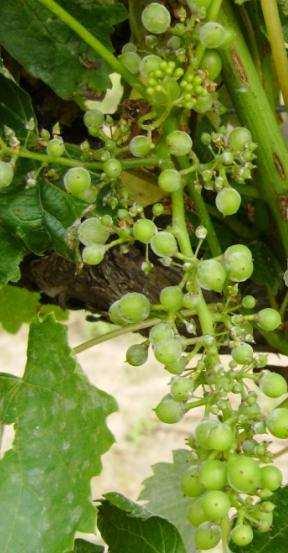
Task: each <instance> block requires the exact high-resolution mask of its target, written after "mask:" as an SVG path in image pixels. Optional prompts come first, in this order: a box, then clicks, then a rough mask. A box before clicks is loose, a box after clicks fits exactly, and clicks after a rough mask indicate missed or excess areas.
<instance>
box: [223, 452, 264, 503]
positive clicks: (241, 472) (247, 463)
mask: <svg viewBox="0 0 288 553" xmlns="http://www.w3.org/2000/svg"><path fill="white" fill-rule="evenodd" d="M227 479H228V483H229V485H230V486H231V488H233V489H234V490H236V491H238V492H243V493H247V494H251V495H253V494H254V493H255V492H256V491H257V490H258V489H259V488H261V484H262V481H261V469H260V467H259V463H258V462H257V461H255V460H254V459H252V458H251V457H246V456H245V455H234V456H233V457H231V459H229V461H228V465H227Z"/></svg>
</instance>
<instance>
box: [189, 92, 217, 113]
mask: <svg viewBox="0 0 288 553" xmlns="http://www.w3.org/2000/svg"><path fill="white" fill-rule="evenodd" d="M212 107H213V98H212V96H211V94H209V93H208V92H207V93H206V94H203V96H199V97H198V98H197V100H196V102H195V104H194V105H193V109H194V111H196V112H197V113H207V111H210V110H211V109H212Z"/></svg>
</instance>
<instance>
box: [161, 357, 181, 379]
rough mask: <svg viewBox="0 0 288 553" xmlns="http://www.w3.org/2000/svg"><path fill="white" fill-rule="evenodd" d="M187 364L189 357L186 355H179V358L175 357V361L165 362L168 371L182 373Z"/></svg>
mask: <svg viewBox="0 0 288 553" xmlns="http://www.w3.org/2000/svg"><path fill="white" fill-rule="evenodd" d="M186 365H187V358H186V357H185V356H182V357H178V359H174V360H173V362H171V363H169V362H167V363H165V367H164V368H165V370H166V371H168V372H169V373H171V374H177V375H180V374H182V373H183V371H184V369H185V368H186Z"/></svg>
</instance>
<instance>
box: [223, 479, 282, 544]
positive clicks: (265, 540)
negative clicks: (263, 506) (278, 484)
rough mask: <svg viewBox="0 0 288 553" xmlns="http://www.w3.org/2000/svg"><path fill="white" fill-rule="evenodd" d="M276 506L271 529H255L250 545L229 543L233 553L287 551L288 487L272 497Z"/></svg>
mask: <svg viewBox="0 0 288 553" xmlns="http://www.w3.org/2000/svg"><path fill="white" fill-rule="evenodd" d="M272 501H273V503H275V505H276V508H275V511H274V522H273V526H272V529H271V531H270V532H269V533H268V534H266V533H264V534H263V533H261V532H258V531H257V530H255V532H254V540H253V542H252V543H251V545H248V546H245V547H237V546H236V545H234V544H232V543H231V544H230V548H231V550H232V551H233V552H235V553H272V551H275V553H287V542H288V520H287V509H288V487H286V488H281V489H280V490H278V491H277V492H276V493H275V494H274V496H273V498H272Z"/></svg>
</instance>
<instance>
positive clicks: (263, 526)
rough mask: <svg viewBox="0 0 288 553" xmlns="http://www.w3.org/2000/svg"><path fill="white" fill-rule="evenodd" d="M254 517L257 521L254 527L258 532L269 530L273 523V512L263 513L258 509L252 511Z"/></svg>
mask: <svg viewBox="0 0 288 553" xmlns="http://www.w3.org/2000/svg"><path fill="white" fill-rule="evenodd" d="M254 518H255V519H257V521H258V523H257V524H256V528H257V530H259V532H263V533H265V532H269V531H270V530H271V526H272V524H273V513H263V512H261V511H258V512H256V513H254Z"/></svg>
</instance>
